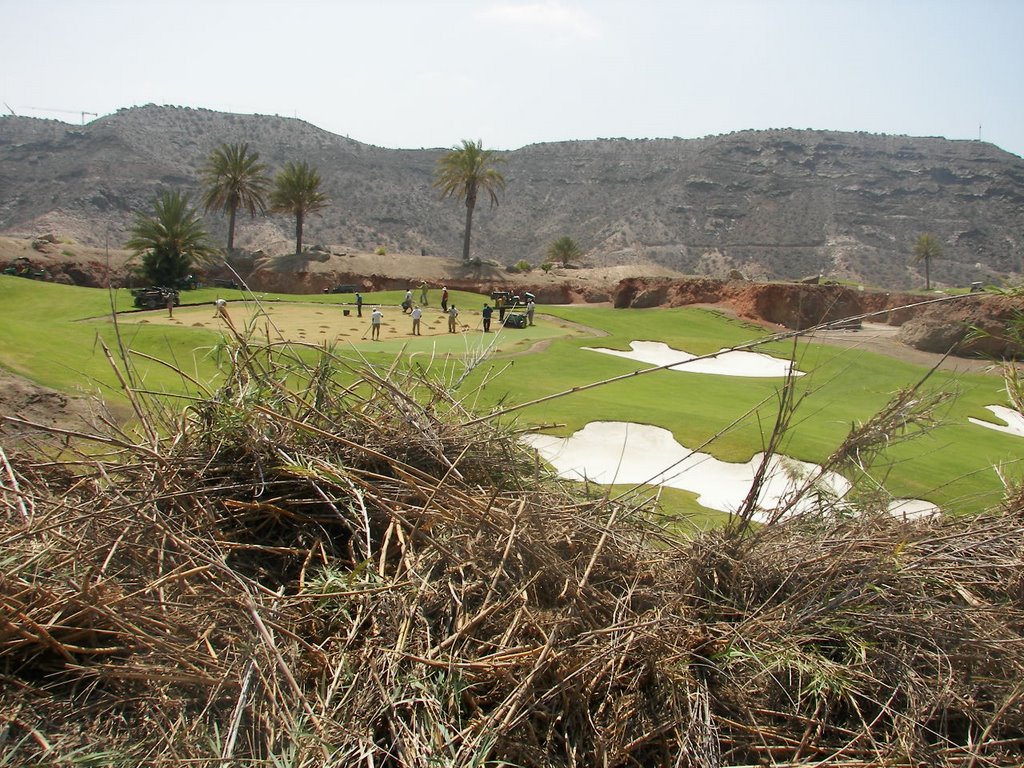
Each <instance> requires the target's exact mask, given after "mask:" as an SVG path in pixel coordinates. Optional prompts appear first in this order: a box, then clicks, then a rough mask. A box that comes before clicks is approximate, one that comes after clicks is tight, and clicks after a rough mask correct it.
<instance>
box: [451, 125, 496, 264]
mask: <svg viewBox="0 0 1024 768" xmlns="http://www.w3.org/2000/svg"><path fill="white" fill-rule="evenodd" d="M500 162H504V158H501V157H497V156H496V155H495V153H494V151H493V150H490V149H484V148H483V142H482V141H476V142H472V141H468V140H466V139H463V140H462V146H461V147H455V148H454V149H452V150H451V151H450V152H448V153H447V154H446V155H444V156H443V157H441V158H439V159H438V161H437V168H436V169H435V170H434V177H435V178H434V186H435V187H437V188H438V189H440V190H441V197H442V198H445V197H454V198H455V199H457V200H463V199H464V200H465V201H466V232H465V235H464V236H463V239H462V260H463V261H469V238H470V232H471V231H472V229H473V209H474V208H476V199H477V195H478V193H480V192H486V193H487V194H488V195H489V196H490V198H491V207H492V208H493V207H494V206H496V205H497V204H498V191H499V190H503V189H505V177H504V176H502V175H501V173H499V172H498V170H497V168H495V167H494V166H495V165H497V164H498V163H500Z"/></svg>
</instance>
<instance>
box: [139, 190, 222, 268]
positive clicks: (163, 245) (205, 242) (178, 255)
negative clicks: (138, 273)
mask: <svg viewBox="0 0 1024 768" xmlns="http://www.w3.org/2000/svg"><path fill="white" fill-rule="evenodd" d="M125 248H128V249H129V250H132V251H135V255H137V256H139V255H141V256H142V271H143V273H144V274H145V275H146V277H147V278H149V280H150V281H152V283H153V284H154V285H164V286H168V287H170V288H175V287H177V286H178V285H179V284H180V283H181V282H183V281H184V280H185V278H187V277H188V275H189V273H191V272H192V269H193V264H194V263H196V262H202V261H203V260H205V259H208V258H209V257H210V256H212V255H214V254H215V253H216V252H217V249H216V248H214V247H213V246H212V245H210V241H209V235H207V233H206V230H205V229H204V228H203V223H202V221H201V220H200V218H199V214H198V212H197V211H196V209H195V208H193V207H192V206H191V205H190V204H189V200H188V195H184V194H182V193H181V192H178V191H177V190H175V191H173V192H164V193H163V194H162V195H161V196H160V197H158V198H157V200H156V202H155V203H154V204H153V212H152V213H140V214H138V215H137V216H136V217H135V224H134V226H133V227H132V238H131V239H130V240H129V241H128V242H127V243H125Z"/></svg>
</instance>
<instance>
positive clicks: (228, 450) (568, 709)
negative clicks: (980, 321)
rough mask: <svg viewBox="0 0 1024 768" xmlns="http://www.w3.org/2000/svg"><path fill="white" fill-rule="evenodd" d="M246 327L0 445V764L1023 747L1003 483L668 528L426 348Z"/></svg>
mask: <svg viewBox="0 0 1024 768" xmlns="http://www.w3.org/2000/svg"><path fill="white" fill-rule="evenodd" d="M233 359H234V360H235V365H234V367H233V368H232V370H231V373H230V375H229V378H228V382H227V384H226V385H225V386H224V387H223V388H222V389H221V390H219V391H217V392H213V393H208V394H206V395H204V396H202V397H201V398H200V399H198V400H197V401H196V402H195V403H193V404H192V405H190V406H188V408H186V409H185V411H184V413H183V415H182V413H178V412H175V411H174V410H173V409H167V408H164V407H161V406H159V405H157V404H154V403H153V402H151V401H149V399H148V398H146V397H145V396H143V395H141V394H138V393H137V394H136V399H137V405H138V412H139V413H140V414H141V416H142V418H143V419H144V420H146V424H145V425H144V427H143V428H141V429H140V430H139V435H140V437H137V438H134V439H129V437H130V436H128V435H126V434H124V433H122V434H119V435H116V436H114V438H112V439H111V440H110V441H107V442H104V443H103V444H102V447H103V449H104V450H105V451H108V453H104V454H102V455H100V454H98V452H97V451H96V448H95V446H96V443H95V441H89V440H84V439H83V441H81V442H77V441H76V442H72V444H71V446H70V447H69V448H68V449H67V450H65V451H64V452H63V453H62V455H61V457H60V458H59V459H53V460H43V459H40V458H39V457H38V456H28V455H24V454H10V455H9V454H7V453H3V452H0V456H2V459H3V461H2V465H3V466H2V469H3V471H2V472H0V520H2V525H0V541H2V549H0V552H2V555H0V557H2V558H3V566H4V567H3V576H2V577H0V618H2V623H0V660H2V675H3V681H4V684H3V688H2V692H0V712H3V713H4V720H3V722H2V723H0V764H26V763H34V762H44V763H47V764H68V765H71V764H82V763H85V762H88V761H92V763H91V764H104V765H152V766H161V765H182V764H187V765H200V766H227V765H267V766H270V765H274V766H279V765H292V766H328V765H330V766H366V767H367V768H369V767H370V766H374V767H375V768H377V767H380V766H436V765H449V766H482V765H520V766H535V765H544V766H655V765H664V766H723V765H733V766H735V765H780V766H782V765H797V764H800V765H804V764H828V765H839V766H847V767H848V768H852V767H853V766H866V765H948V766H954V765H956V766H995V765H1007V766H1008V765H1019V764H1020V763H1021V755H1022V745H1024V702H1022V695H1024V668H1022V667H1024V638H1022V627H1024V612H1022V608H1024V577H1022V569H1021V552H1022V551H1024V550H1022V547H1024V508H1022V506H1021V496H1020V495H1019V494H1017V495H1016V496H1013V494H1010V495H1009V496H1008V501H1007V503H1006V504H1005V505H1004V507H1003V508H1001V509H1000V510H996V511H993V512H992V514H990V515H986V516H981V517H976V518H972V519H963V518H957V517H946V518H942V519H937V520H931V521H926V522H921V523H913V524H911V523H904V522H900V521H897V520H894V519H892V518H889V517H885V516H881V515H872V514H864V515H861V516H857V517H849V516H845V515H844V516H840V515H821V516H815V517H804V518H796V519H787V520H785V521H783V522H777V523H775V524H773V525H770V526H766V527H762V528H758V529H746V530H740V529H739V528H737V527H733V528H729V529H726V530H724V531H718V532H711V533H707V534H699V535H697V536H696V537H695V538H692V539H680V538H676V537H674V536H672V535H670V534H668V533H667V532H666V531H664V530H661V529H660V528H657V527H655V526H654V525H653V524H652V523H651V522H650V520H651V519H652V516H651V515H650V514H649V513H648V511H647V510H643V509H638V508H634V507H631V506H628V505H623V504H620V503H615V502H612V501H609V500H607V499H596V500H595V499H586V498H581V497H580V496H579V495H578V492H577V490H576V489H575V488H574V487H573V486H570V485H567V484H563V483H560V482H559V481H557V480H556V479H554V478H552V477H549V476H547V475H546V474H545V473H544V472H543V470H542V469H541V468H540V467H539V466H538V465H537V463H536V462H535V459H534V457H533V456H532V455H531V454H530V452H529V451H528V450H526V449H525V448H524V447H523V446H522V445H521V444H520V443H519V441H518V440H517V434H516V431H515V430H514V429H513V426H514V425H506V426H500V425H497V426H496V425H495V424H493V423H488V422H485V421H481V420H479V419H477V418H475V417H474V416H473V415H472V414H470V413H468V412H466V411H465V410H464V409H463V407H462V406H461V405H460V402H459V401H458V400H456V399H455V398H453V396H452V395H451V394H450V391H449V389H448V388H447V387H444V386H442V385H438V384H432V383H431V381H432V379H431V377H430V376H429V375H421V374H415V375H414V374H411V373H409V372H406V371H403V370H398V369H393V370H390V371H386V372H379V371H374V370H372V369H369V368H365V369H361V370H360V372H359V377H358V380H357V381H356V383H354V384H349V385H348V386H344V387H343V386H341V385H339V384H338V378H339V377H338V368H339V367H340V366H341V365H342V363H341V362H340V361H339V360H338V359H337V358H335V357H334V356H333V355H332V354H331V353H330V352H328V351H326V350H324V351H323V352H322V355H321V357H320V358H319V359H318V361H317V362H316V363H314V364H308V363H302V362H301V361H300V360H299V358H298V357H293V356H291V355H290V354H288V353H287V352H284V353H282V354H279V355H271V354H269V353H268V352H267V351H266V350H262V351H260V350H256V349H255V348H252V347H248V346H247V345H246V343H245V342H244V341H240V342H239V344H238V346H237V347H235V348H234V350H233ZM442 378H443V377H442ZM346 380H348V377H346ZM125 382H126V386H127V387H129V388H134V389H135V390H137V389H138V388H137V387H135V385H134V383H133V382H132V380H131V376H130V374H128V373H126V374H125ZM876 428H878V424H877V423H873V424H872V429H876ZM882 431H884V430H882ZM157 435H164V437H157ZM856 437H857V439H858V440H859V439H861V438H863V431H862V432H861V433H859V434H858V435H857V436H856ZM851 439H852V438H851ZM851 445H855V446H856V449H857V453H858V455H860V454H861V453H862V449H863V447H864V446H862V445H861V444H860V443H859V442H858V443H851ZM844 460H846V459H845V458H844ZM837 461H838V459H837Z"/></svg>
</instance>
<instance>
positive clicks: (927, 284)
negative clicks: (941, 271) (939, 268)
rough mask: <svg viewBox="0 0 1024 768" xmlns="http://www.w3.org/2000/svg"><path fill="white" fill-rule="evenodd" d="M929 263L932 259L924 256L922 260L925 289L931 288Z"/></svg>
mask: <svg viewBox="0 0 1024 768" xmlns="http://www.w3.org/2000/svg"><path fill="white" fill-rule="evenodd" d="M931 264H932V260H931V259H929V258H928V257H927V256H926V257H925V260H924V289H925V290H926V291H930V290H931V289H932V275H931Z"/></svg>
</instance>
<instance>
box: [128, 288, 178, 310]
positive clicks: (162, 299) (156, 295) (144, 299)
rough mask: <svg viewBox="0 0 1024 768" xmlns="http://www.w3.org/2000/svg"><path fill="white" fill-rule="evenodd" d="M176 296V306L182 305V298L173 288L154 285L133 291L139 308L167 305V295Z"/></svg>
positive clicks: (157, 307) (154, 307)
mask: <svg viewBox="0 0 1024 768" xmlns="http://www.w3.org/2000/svg"><path fill="white" fill-rule="evenodd" d="M168 295H170V296H173V297H174V306H176V307H177V306H180V304H181V299H180V298H179V297H178V292H177V291H176V290H174V289H173V288H163V287H161V286H159V285H153V286H150V287H149V288H136V289H135V290H133V291H132V297H133V299H134V303H135V306H136V307H138V308H139V309H159V308H160V307H166V306H167V296H168Z"/></svg>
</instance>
